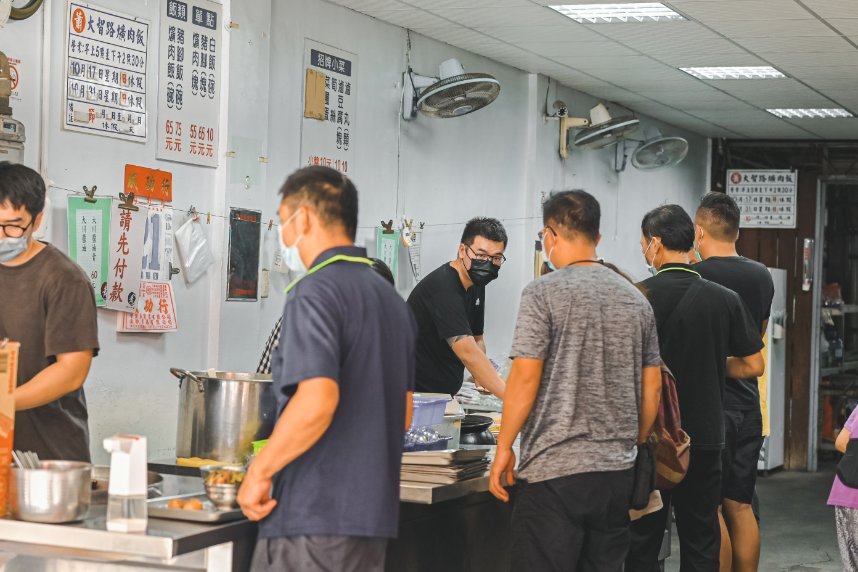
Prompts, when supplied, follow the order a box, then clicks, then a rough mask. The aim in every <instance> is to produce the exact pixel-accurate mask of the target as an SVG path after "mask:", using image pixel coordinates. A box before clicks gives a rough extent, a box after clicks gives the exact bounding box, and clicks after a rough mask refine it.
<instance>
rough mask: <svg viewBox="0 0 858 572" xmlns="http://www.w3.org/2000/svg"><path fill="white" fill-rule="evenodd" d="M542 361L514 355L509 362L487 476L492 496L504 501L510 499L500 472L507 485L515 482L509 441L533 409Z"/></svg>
mask: <svg viewBox="0 0 858 572" xmlns="http://www.w3.org/2000/svg"><path fill="white" fill-rule="evenodd" d="M544 363H545V362H544V361H543V360H541V359H533V358H515V359H514V360H513V361H512V368H511V369H510V372H509V380H508V381H507V391H506V399H504V402H503V423H502V424H501V432H500V435H498V444H497V451H496V452H495V460H494V462H493V463H492V470H491V474H490V477H489V489H490V490H491V492H492V494H493V495H494V496H496V497H497V498H498V499H500V500H502V501H504V502H507V501H509V493H508V492H507V491H506V490H505V489H504V488H503V485H502V484H501V475H502V474H506V484H508V485H510V486H512V485H513V484H515V477H514V475H513V470H514V468H515V454H514V453H513V452H512V444H513V443H514V442H515V439H516V437H518V434H519V433H520V432H521V428H522V426H523V425H524V422H525V421H527V418H528V416H529V415H530V412H531V410H532V409H533V403H534V402H535V401H536V394H537V393H538V392H539V386H540V384H541V383H542V367H543V365H544Z"/></svg>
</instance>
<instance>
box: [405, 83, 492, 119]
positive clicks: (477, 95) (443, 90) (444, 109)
mask: <svg viewBox="0 0 858 572" xmlns="http://www.w3.org/2000/svg"><path fill="white" fill-rule="evenodd" d="M499 93H500V83H499V82H498V80H496V79H495V78H494V77H492V76H490V75H488V74H482V73H466V74H461V75H457V76H453V77H449V78H447V79H442V80H441V81H438V82H436V83H434V84H432V85H430V86H429V87H427V88H426V89H425V90H424V91H423V94H422V95H421V96H420V99H419V100H418V101H417V108H418V109H419V110H420V111H421V112H422V113H424V114H426V115H428V116H429V117H439V118H446V117H460V116H462V115H467V114H468V113H473V112H474V111H477V110H478V109H482V108H483V107H485V106H487V105H488V104H490V103H491V102H493V101H494V100H495V99H497V96H498V94H499Z"/></svg>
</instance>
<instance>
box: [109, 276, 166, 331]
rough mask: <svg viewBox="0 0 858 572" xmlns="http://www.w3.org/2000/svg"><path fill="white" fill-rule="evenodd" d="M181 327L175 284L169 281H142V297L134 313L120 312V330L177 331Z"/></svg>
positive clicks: (118, 326) (117, 329) (118, 327)
mask: <svg viewBox="0 0 858 572" xmlns="http://www.w3.org/2000/svg"><path fill="white" fill-rule="evenodd" d="M178 329H179V323H178V321H177V319H176V305H175V303H174V301H173V286H172V285H171V284H170V283H169V282H150V281H148V280H143V281H141V282H140V299H139V300H138V302H137V309H136V310H135V311H134V313H133V314H124V313H123V314H120V315H119V322H118V324H117V328H116V331H118V332H140V333H144V332H149V333H160V332H175V331H177V330H178Z"/></svg>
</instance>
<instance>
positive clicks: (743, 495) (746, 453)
mask: <svg viewBox="0 0 858 572" xmlns="http://www.w3.org/2000/svg"><path fill="white" fill-rule="evenodd" d="M724 435H725V445H726V446H725V447H724V463H723V471H722V481H721V497H722V498H724V499H729V500H732V501H736V502H739V503H743V504H751V501H752V500H753V499H754V489H755V488H756V486H757V463H758V462H759V459H760V449H762V448H763V416H762V414H761V413H760V411H759V410H754V411H724Z"/></svg>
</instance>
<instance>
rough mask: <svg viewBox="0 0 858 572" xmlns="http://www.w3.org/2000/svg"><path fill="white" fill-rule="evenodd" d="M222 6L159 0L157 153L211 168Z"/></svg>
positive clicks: (214, 151) (195, 0) (213, 164)
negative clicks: (159, 45)
mask: <svg viewBox="0 0 858 572" xmlns="http://www.w3.org/2000/svg"><path fill="white" fill-rule="evenodd" d="M222 26H223V22H222V6H221V5H220V4H216V3H215V2H211V1H209V0H188V1H187V2H183V1H181V0H162V4H161V58H160V65H159V73H158V79H159V81H158V158H159V159H164V160H167V161H177V162H179V163H189V164H192V165H202V166H204V167H217V165H218V157H219V151H218V118H219V114H220V77H221V73H220V70H221V59H222V58H221V55H222V51H221V32H220V30H221V27H222Z"/></svg>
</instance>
